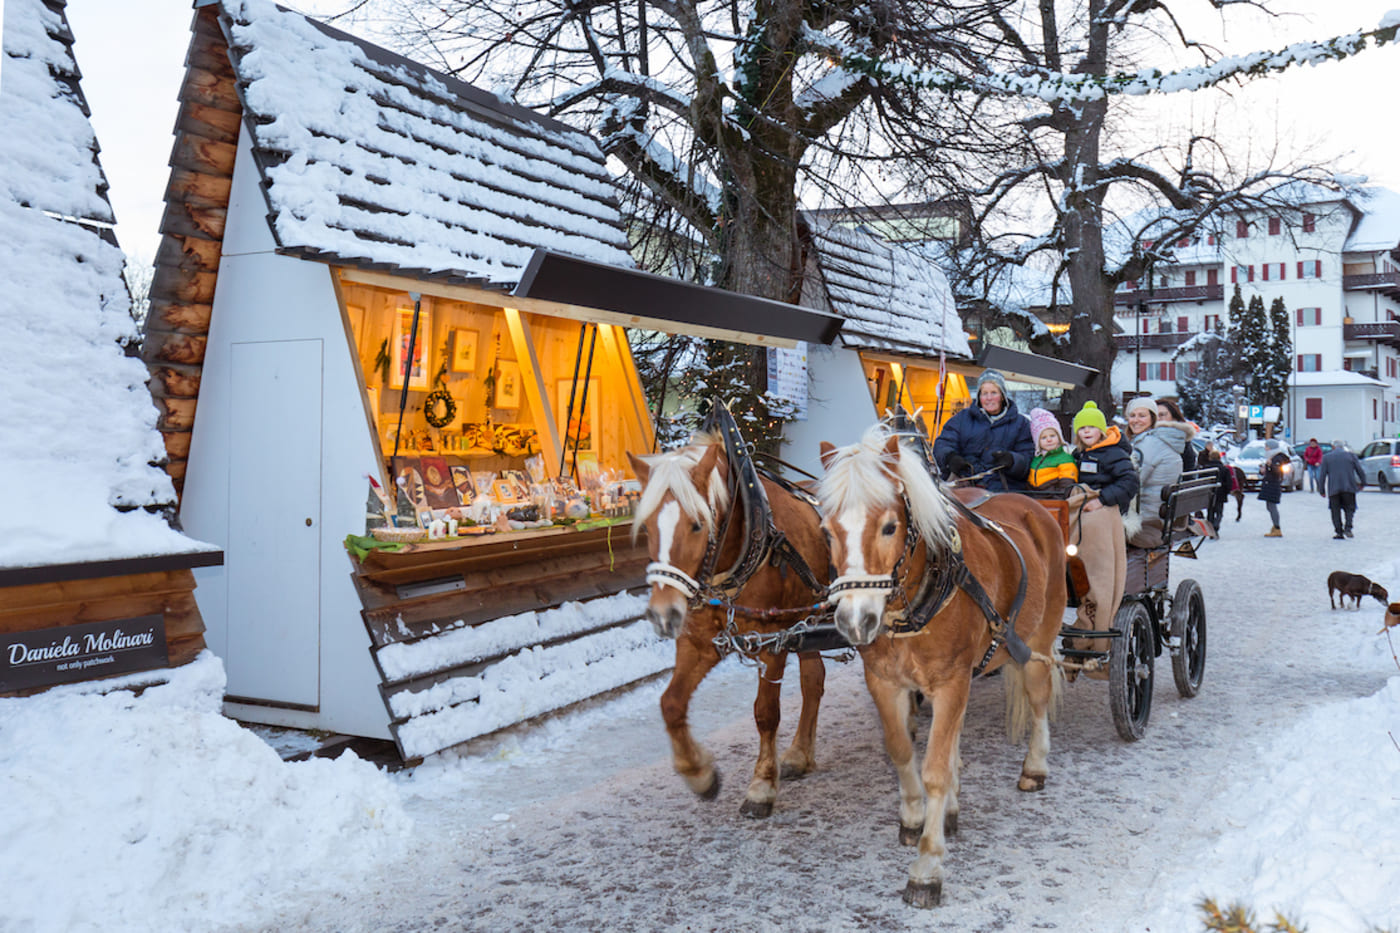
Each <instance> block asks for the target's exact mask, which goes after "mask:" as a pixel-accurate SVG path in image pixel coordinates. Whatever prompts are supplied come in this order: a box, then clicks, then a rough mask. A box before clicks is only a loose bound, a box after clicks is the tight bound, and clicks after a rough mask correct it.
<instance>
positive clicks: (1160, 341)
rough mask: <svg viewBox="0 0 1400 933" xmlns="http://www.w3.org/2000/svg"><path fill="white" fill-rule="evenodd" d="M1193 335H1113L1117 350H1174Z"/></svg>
mask: <svg viewBox="0 0 1400 933" xmlns="http://www.w3.org/2000/svg"><path fill="white" fill-rule="evenodd" d="M1194 336H1196V335H1195V334H1181V333H1173V334H1115V335H1114V339H1115V340H1116V341H1117V343H1118V349H1119V350H1137V349H1142V350H1175V349H1176V348H1177V347H1179V346H1181V345H1182V344H1183V343H1185V342H1186V341H1188V340H1190V339H1191V338H1192V337H1194Z"/></svg>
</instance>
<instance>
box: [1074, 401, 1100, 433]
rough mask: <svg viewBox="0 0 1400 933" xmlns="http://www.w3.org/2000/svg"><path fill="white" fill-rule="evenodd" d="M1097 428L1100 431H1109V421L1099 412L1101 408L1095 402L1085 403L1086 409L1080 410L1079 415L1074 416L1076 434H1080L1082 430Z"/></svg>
mask: <svg viewBox="0 0 1400 933" xmlns="http://www.w3.org/2000/svg"><path fill="white" fill-rule="evenodd" d="M1087 427H1095V428H1098V429H1099V430H1100V431H1107V430H1108V421H1107V419H1105V418H1104V416H1103V412H1101V411H1099V406H1097V405H1095V404H1094V403H1093V402H1085V403H1084V407H1083V408H1081V409H1079V414H1077V415H1075V416H1074V433H1075V434H1078V433H1079V429H1080V428H1087Z"/></svg>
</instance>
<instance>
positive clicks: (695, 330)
mask: <svg viewBox="0 0 1400 933" xmlns="http://www.w3.org/2000/svg"><path fill="white" fill-rule="evenodd" d="M340 274H341V277H342V278H344V279H345V280H346V281H348V282H359V283H360V284H362V285H373V286H375V287H376V288H387V289H391V290H393V291H399V292H407V291H416V292H422V293H423V294H425V295H436V296H438V297H439V298H450V299H452V300H453V301H468V302H473V303H475V304H481V305H489V306H490V307H493V308H518V309H519V310H521V311H526V312H529V313H530V314H543V315H547V316H549V317H560V318H565V319H566V320H571V321H586V322H588V323H592V324H614V325H616V326H618V327H639V328H642V329H644V330H655V331H661V332H662V333H666V334H681V333H683V334H690V335H691V336H694V337H705V338H707V339H710V340H725V341H728V342H730V343H748V344H754V345H756V346H763V347H788V348H792V347H796V346H797V341H796V340H788V339H786V338H782V337H769V336H767V335H765V334H750V333H746V332H744V331H731V330H721V329H720V328H716V327H702V326H700V325H698V324H678V323H677V322H675V321H667V320H663V319H661V318H649V317H644V316H642V315H636V314H620V313H618V312H616V311H604V310H603V309H601V308H584V307H580V306H579V305H570V304H561V303H559V302H554V301H539V300H537V299H534V298H517V297H515V296H514V295H509V294H507V293H505V292H498V291H491V290H490V289H486V288H473V287H471V286H468V285H447V284H445V283H441V282H433V281H429V280H423V279H415V278H410V277H408V276H402V275H390V274H389V273H385V272H366V271H363V270H360V269H352V268H348V267H342V268H341V272H340Z"/></svg>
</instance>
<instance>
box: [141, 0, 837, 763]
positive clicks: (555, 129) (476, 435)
mask: <svg viewBox="0 0 1400 933" xmlns="http://www.w3.org/2000/svg"><path fill="white" fill-rule="evenodd" d="M180 100H181V108H180V114H179V118H178V122H177V124H176V128H175V135H176V140H175V145H174V149H173V152H172V156H171V177H170V184H169V188H168V190H167V207H166V213H165V217H164V221H163V226H162V233H163V234H164V238H163V242H162V246H161V249H160V252H159V255H158V258H157V271H156V277H155V283H154V286H153V291H152V310H151V315H150V319H149V323H148V329H147V339H146V353H147V362H148V364H149V365H150V366H151V370H152V373H153V377H154V378H153V382H152V385H153V392H154V393H155V394H156V396H157V398H158V400H159V402H160V403H161V405H162V406H163V412H164V417H163V422H162V427H163V429H164V430H165V431H166V446H167V449H168V450H169V452H170V460H171V472H172V475H173V476H174V478H175V480H176V482H177V484H179V485H180V487H181V488H182V500H181V509H180V514H181V517H182V520H183V521H184V523H185V527H186V528H188V529H190V530H191V532H192V533H196V534H199V535H200V536H202V537H204V538H206V539H208V540H211V541H216V542H219V543H220V544H222V545H223V546H224V547H225V548H226V551H227V555H228V560H227V564H226V566H224V567H223V568H220V569H218V570H211V571H209V572H208V573H206V574H205V575H203V576H202V577H201V581H200V584H201V585H200V601H201V602H200V605H201V607H202V608H203V610H204V612H205V617H206V619H208V621H209V629H210V633H209V640H210V645H211V647H212V648H213V649H214V650H215V651H216V652H217V653H218V654H219V655H220V656H222V657H223V659H224V662H225V665H226V668H227V671H228V695H227V698H226V699H227V708H228V709H229V711H230V712H231V713H233V714H235V715H237V716H238V717H240V718H243V719H248V720H253V721H261V722H267V723H274V724H282V725H290V726H297V727H315V728H321V729H327V730H331V731H336V732H342V733H348V734H353V735H362V736H388V735H390V734H392V736H393V737H394V738H395V740H396V741H397V742H398V744H399V748H400V751H401V753H402V754H403V755H404V756H405V757H406V758H417V757H421V756H422V755H425V754H429V753H432V752H434V751H437V750H438V749H441V748H444V747H446V746H449V745H453V744H457V743H460V742H462V741H464V740H466V739H470V738H472V737H474V736H477V735H481V734H483V733H487V732H491V731H493V730H497V729H500V728H502V727H504V726H506V725H509V724H511V723H515V722H518V721H521V720H523V719H527V718H530V717H533V716H536V715H539V714H542V713H545V712H548V711H550V710H553V709H557V708H559V707H561V706H564V705H567V704H570V703H574V702H577V701H578V700H581V699H583V698H585V697H587V696H590V695H593V694H596V693H598V692H601V691H605V690H609V689H613V688H616V687H618V686H621V685H623V684H627V683H630V682H633V681H635V680H637V679H639V678H641V677H645V676H649V675H651V674H654V673H656V672H658V671H661V670H664V669H665V668H666V667H668V666H669V665H670V663H671V654H670V652H671V649H670V647H669V646H662V645H659V644H658V643H657V640H656V639H655V636H654V635H652V634H651V632H650V630H649V626H647V625H646V624H645V623H639V622H637V619H638V617H639V614H640V607H641V603H640V601H639V600H638V598H637V597H636V596H633V595H628V593H627V592H626V591H627V590H629V589H631V588H634V587H635V586H636V585H638V584H640V583H641V582H642V577H643V574H642V568H643V567H644V565H645V553H644V549H641V548H635V547H633V546H632V545H631V543H630V541H629V539H628V534H627V529H626V527H625V525H624V526H623V527H620V528H616V529H614V528H611V527H597V528H593V529H591V530H578V529H577V528H565V527H558V526H550V527H542V528H539V529H537V530H512V531H510V532H508V533H504V532H503V533H499V534H492V535H482V536H480V537H475V538H460V539H452V540H448V541H444V542H429V543H414V544H411V545H409V546H408V547H407V548H406V549H404V550H402V551H397V552H388V551H384V550H374V551H372V552H370V553H369V554H368V555H366V556H364V558H363V560H355V561H353V562H352V560H351V559H350V558H348V557H347V554H346V548H345V546H344V544H343V542H344V539H345V538H346V536H347V534H354V535H363V534H364V532H365V526H366V499H367V492H368V488H367V487H368V483H367V479H366V478H367V477H372V478H374V479H375V480H377V481H378V483H379V484H380V485H381V486H382V487H383V488H385V489H388V490H390V491H391V492H392V491H396V487H395V481H396V480H403V481H404V483H405V492H406V496H407V498H408V499H409V500H410V502H409V505H410V508H409V509H408V511H409V512H410V513H412V512H418V514H420V515H423V514H428V515H430V516H434V515H442V514H445V515H447V516H450V515H451V514H452V510H453V507H456V508H457V509H459V510H468V511H469V510H470V509H472V508H473V507H474V506H475V505H476V504H477V502H478V501H480V500H483V499H488V498H489V499H491V500H492V501H494V502H496V503H497V504H500V503H505V502H511V501H514V500H516V499H517V498H518V499H520V500H522V501H521V502H520V505H521V506H523V507H525V508H524V509H523V510H522V511H521V512H519V513H518V514H521V515H527V516H528V515H529V514H531V513H530V512H529V507H534V508H535V509H536V513H535V514H539V510H544V511H552V510H553V506H554V505H556V504H558V500H556V502H555V503H550V502H549V501H547V500H548V499H549V496H550V490H551V489H552V490H553V491H554V492H556V493H557V492H558V490H559V489H560V488H561V486H564V485H565V483H564V481H565V480H567V481H568V483H571V484H573V485H576V486H579V487H586V486H587V485H588V484H589V483H590V482H591V483H592V487H591V488H592V490H593V493H594V496H593V506H594V516H593V518H592V519H591V521H598V520H599V518H598V515H599V513H600V512H602V514H603V517H604V518H606V517H609V513H608V512H607V510H608V509H609V508H611V509H612V513H611V517H613V518H615V519H617V520H618V521H619V522H622V521H625V519H623V518H621V517H620V516H619V514H618V513H619V512H621V511H625V509H619V508H618V505H617V503H616V502H612V503H611V504H609V502H610V500H611V499H612V498H613V496H612V495H611V494H612V493H616V492H619V491H621V489H622V488H623V487H622V485H620V481H623V480H625V472H626V470H627V465H626V458H625V453H626V452H627V451H628V450H631V451H647V450H651V449H652V448H653V445H654V433H653V428H652V422H651V417H650V414H649V412H648V411H647V408H646V404H645V399H644V397H643V394H642V390H641V385H640V382H639V380H638V378H637V374H636V370H635V366H634V365H633V362H632V358H631V354H630V351H629V349H628V343H627V337H626V334H625V332H624V330H623V328H626V327H643V328H650V329H656V330H665V331H683V332H688V333H694V334H701V335H704V336H713V337H722V338H726V339H730V340H737V341H745V342H750V343H755V344H761V345H762V344H767V345H774V346H791V345H793V344H794V343H795V342H797V341H813V342H816V343H823V342H829V341H830V340H831V339H833V338H834V335H835V333H836V330H837V329H838V328H839V326H840V321H839V319H837V318H835V317H834V316H832V315H829V314H825V313H822V312H813V311H804V310H801V309H798V308H794V307H792V306H788V305H783V304H779V303H775V302H770V301H764V300H760V299H753V298H748V297H744V296H739V295H734V294H732V293H728V292H722V291H718V290H715V289H708V288H703V287H700V286H695V285H690V284H687V283H684V282H680V281H676V280H672V279H667V278H663V277H660V276H655V275H650V274H646V273H643V272H640V271H638V270H637V269H636V268H635V266H634V264H633V261H632V259H631V257H630V256H629V253H628V244H627V239H626V236H625V233H624V227H623V223H622V219H621V216H620V213H619V209H618V205H617V203H616V201H615V198H614V192H613V189H612V186H611V183H610V181H609V177H608V174H607V172H606V168H605V160H604V156H603V154H602V152H601V150H600V149H599V146H598V144H597V142H596V141H595V140H594V139H592V138H591V137H589V136H588V135H586V134H584V133H580V132H578V131H577V130H574V129H572V128H570V127H568V126H565V125H564V124H561V123H559V122H556V121H553V120H550V119H546V118H544V117H541V116H540V115H538V114H536V113H533V112H531V111H529V110H526V109H523V108H521V107H518V106H515V105H512V104H509V103H506V102H503V101H502V100H500V99H499V98H497V97H495V96H493V95H491V94H488V93H486V92H484V91H481V90H479V89H477V88H474V87H471V86H469V85H467V84H465V83H463V82H461V81H458V80H456V79H453V78H451V77H449V76H446V75H443V74H439V73H436V72H434V71H432V70H430V69H428V68H426V67H424V66H422V65H421V64H418V63H416V62H413V61H410V60H408V59H405V58H403V57H401V56H398V55H395V54H393V53H390V52H388V51H386V50H384V49H382V48H378V47H376V46H374V45H371V44H369V43H367V42H364V41H362V40H360V39H357V38H355V37H352V36H350V35H347V34H345V33H342V32H339V31H337V30H335V29H332V28H329V27H327V26H325V25H323V24H320V23H317V22H314V21H312V20H309V19H306V18H305V17H302V16H300V15H298V14H295V13H291V12H288V11H286V10H284V9H281V8H279V7H276V6H274V5H273V4H272V3H270V2H266V0H222V2H216V0H200V2H196V3H195V16H194V21H193V26H192V36H191V42H190V48H189V54H188V58H187V71H186V76H185V80H184V83H183V86H182V88H181V91H180ZM599 477H601V478H602V481H599V480H598V478H599ZM541 489H543V495H542V494H541ZM564 504H565V505H566V506H567V505H569V503H567V502H566V503H564ZM574 505H575V506H576V505H577V503H575V504H574ZM571 507H572V506H571ZM420 510H421V511H420ZM477 514H478V517H480V513H477ZM410 520H411V519H410ZM525 520H526V519H521V520H520V521H525ZM539 520H540V521H545V520H544V519H543V518H541V519H539ZM581 524H586V523H581ZM478 530H480V529H478ZM585 598H589V599H591V600H592V601H590V602H587V603H584V604H583V605H582V606H581V607H580V606H579V605H577V603H576V601H578V600H582V599H585ZM367 632H368V634H367Z"/></svg>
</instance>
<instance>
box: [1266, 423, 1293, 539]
mask: <svg viewBox="0 0 1400 933" xmlns="http://www.w3.org/2000/svg"><path fill="white" fill-rule="evenodd" d="M1264 449H1265V450H1266V451H1272V453H1270V454H1269V456H1268V458H1267V459H1265V460H1264V464H1263V466H1261V467H1259V498H1260V499H1261V500H1262V501H1263V503H1264V505H1265V506H1267V507H1268V509H1269V518H1270V519H1272V520H1273V523H1274V526H1273V527H1272V528H1270V529H1269V530H1268V531H1266V532H1264V537H1266V538H1282V537H1283V529H1282V528H1280V527H1279V523H1278V503H1279V500H1280V499H1282V498H1283V468H1284V466H1285V465H1287V463H1288V451H1286V450H1284V449H1283V444H1281V443H1279V442H1278V441H1265V442H1264Z"/></svg>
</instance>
